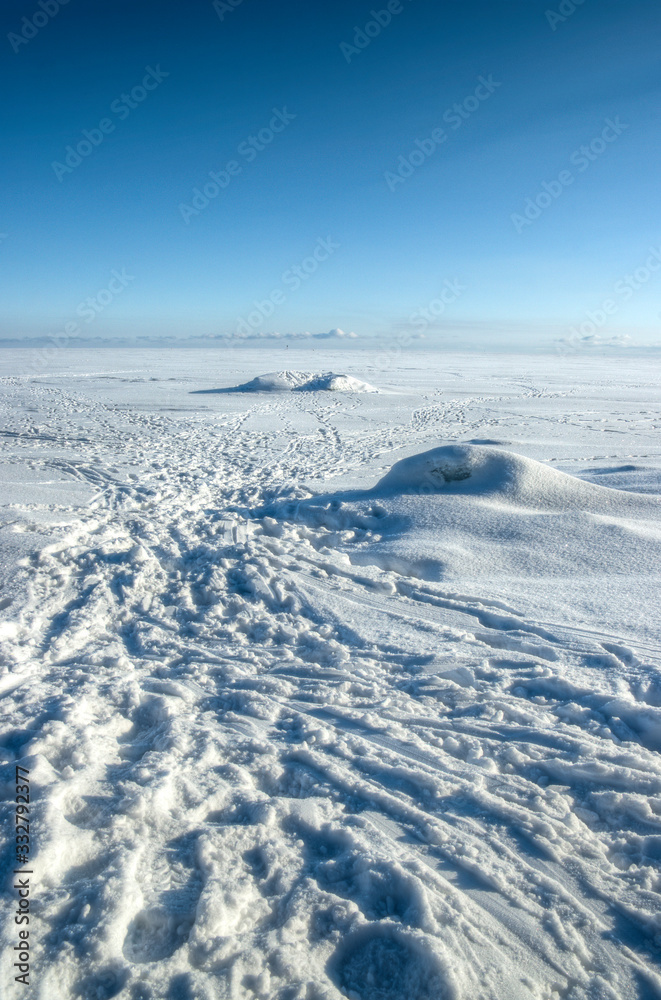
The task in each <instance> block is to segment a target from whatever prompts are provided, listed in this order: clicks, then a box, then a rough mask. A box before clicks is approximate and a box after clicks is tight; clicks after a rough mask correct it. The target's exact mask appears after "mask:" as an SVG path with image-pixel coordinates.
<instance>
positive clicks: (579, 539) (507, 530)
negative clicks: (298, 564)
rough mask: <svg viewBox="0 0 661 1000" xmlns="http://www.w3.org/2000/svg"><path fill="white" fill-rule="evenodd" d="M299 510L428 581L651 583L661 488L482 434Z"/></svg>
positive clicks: (384, 565) (659, 547) (370, 554)
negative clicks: (540, 457) (512, 447)
mask: <svg viewBox="0 0 661 1000" xmlns="http://www.w3.org/2000/svg"><path fill="white" fill-rule="evenodd" d="M375 501H378V502H375ZM281 511H282V512H283V513H284V514H285V516H291V505H289V507H287V506H286V505H285V506H284V507H283V508H281ZM295 516H296V518H297V519H302V520H304V521H305V522H306V523H307V524H309V525H311V526H314V527H316V528H320V529H322V530H326V531H329V532H333V535H332V543H333V545H334V546H336V547H337V548H339V549H340V550H341V551H343V552H345V553H346V555H347V556H348V557H349V559H350V561H351V562H352V563H353V564H355V565H372V566H378V567H380V568H381V569H383V570H386V571H388V570H389V571H394V572H397V573H400V574H403V575H407V576H414V577H418V578H423V579H427V580H441V579H455V580H459V579H463V580H471V581H472V583H473V585H476V584H477V581H482V582H483V581H484V579H485V578H488V579H490V580H491V581H492V585H493V586H495V585H496V583H495V581H496V580H497V579H501V580H503V579H504V578H507V579H509V580H510V581H511V580H515V579H519V580H520V579H524V578H526V579H528V580H532V579H533V578H534V579H536V580H537V581H540V580H548V579H550V578H553V579H555V580H556V585H557V581H558V580H559V579H560V578H564V579H565V580H579V579H580V580H583V579H585V578H586V577H594V576H601V577H602V578H603V579H604V586H608V587H612V586H613V578H614V577H618V576H619V577H627V578H630V577H631V576H632V575H634V576H636V577H637V578H638V581H639V582H640V584H641V585H643V586H648V583H645V580H646V579H647V581H649V579H650V578H651V577H652V576H654V575H656V573H657V572H658V566H659V565H661V503H660V501H659V499H658V498H656V497H653V496H650V495H645V494H637V493H632V492H630V491H627V492H625V491H621V490H616V489H611V488H609V487H605V486H599V485H597V484H594V483H590V482H585V481H584V480H581V479H578V478H576V477H575V476H571V475H568V474H566V473H564V472H560V471H558V470H557V469H553V468H551V467H550V466H547V465H545V464H543V463H542V462H537V461H535V460H533V459H530V458H526V457H523V456H521V455H516V454H514V453H512V452H508V451H504V450H502V449H499V448H490V447H484V446H478V445H469V444H461V445H447V446H442V447H439V448H433V449H431V450H430V451H427V452H423V453H421V454H418V455H412V456H410V457H409V458H404V459H402V460H400V461H398V462H395V463H394V464H393V466H392V467H391V469H390V471H389V472H388V473H387V474H386V475H385V476H383V478H382V479H381V480H379V482H378V483H377V484H376V486H374V487H373V488H371V489H368V490H364V491H352V492H346V493H336V494H334V495H332V496H316V497H314V498H312V499H310V500H309V501H303V502H301V503H299V504H298V505H297V507H296V515H295ZM524 592H525V593H526V596H527V597H529V596H530V590H529V587H528V585H526V587H525V590H524ZM563 593H564V592H563ZM564 598H565V599H566V598H567V594H566V593H564ZM572 600H573V598H572Z"/></svg>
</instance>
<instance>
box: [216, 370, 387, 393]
mask: <svg viewBox="0 0 661 1000" xmlns="http://www.w3.org/2000/svg"><path fill="white" fill-rule="evenodd" d="M206 391H211V392H378V391H379V390H378V389H375V387H374V386H373V385H370V384H369V383H368V382H361V380H360V379H357V378H354V377H353V376H352V375H341V374H337V373H336V372H298V371H283V372H268V373H267V374H265V375H258V376H257V377H256V378H253V379H251V380H250V381H249V382H243V383H242V384H241V385H236V386H231V387H230V388H228V389H212V390H206Z"/></svg>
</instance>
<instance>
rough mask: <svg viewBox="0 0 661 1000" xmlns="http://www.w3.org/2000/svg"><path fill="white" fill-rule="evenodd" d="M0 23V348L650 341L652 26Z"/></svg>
mask: <svg viewBox="0 0 661 1000" xmlns="http://www.w3.org/2000/svg"><path fill="white" fill-rule="evenodd" d="M373 12H376V17H375V15H374V13H373ZM563 12H564V13H563ZM0 19H1V21H2V29H3V30H2V37H1V38H0V42H1V43H2V54H1V56H0V74H1V80H0V82H1V84H2V93H3V94H4V95H5V100H4V101H3V107H2V111H1V112H0V113H1V115H2V126H3V127H2V135H3V140H4V141H3V155H2V158H1V160H0V180H1V186H2V191H3V193H4V196H5V197H4V198H3V207H2V211H1V214H0V234H2V235H1V237H0V268H1V269H0V280H1V282H2V303H3V304H2V309H1V312H0V336H2V337H14V336H24V337H30V336H41V335H44V334H52V333H57V332H58V331H60V330H62V329H64V327H65V324H66V323H70V324H71V323H73V324H75V325H76V326H77V327H78V328H79V329H80V330H82V331H83V332H84V334H85V335H89V336H123V337H126V336H133V335H136V336H137V335H148V336H158V335H161V334H163V335H169V336H171V335H177V336H189V335H195V336H199V335H214V334H221V333H232V332H233V331H235V330H237V329H240V328H241V322H242V321H243V324H247V328H248V329H249V330H251V331H255V332H258V333H263V332H265V331H268V330H278V331H280V332H282V333H285V334H286V333H294V332H298V331H302V330H311V331H313V332H318V331H324V330H328V329H329V328H332V327H341V328H343V329H345V330H354V331H356V332H357V333H358V334H359V335H361V336H370V335H382V336H392V335H393V334H394V333H398V332H401V331H410V332H414V331H422V332H424V333H425V334H426V336H427V338H428V340H429V342H430V343H432V342H433V343H441V344H442V343H443V342H444V338H446V339H447V338H450V339H452V340H453V343H454V344H456V340H457V336H459V337H465V338H466V339H469V338H470V337H471V336H472V335H473V334H479V335H480V337H482V338H484V337H486V338H487V339H488V338H489V337H491V338H493V339H494V341H495V340H497V339H498V338H502V337H504V336H510V335H511V334H512V332H514V334H516V335H517V336H521V337H523V338H524V339H527V340H529V341H530V342H531V343H532V342H535V341H539V340H543V339H545V338H548V337H549V335H550V333H552V334H553V335H556V334H560V335H562V334H563V332H564V333H566V334H569V331H570V330H571V329H572V328H574V330H577V329H579V327H580V324H583V325H584V329H583V333H586V332H590V329H591V326H594V328H595V329H596V330H598V332H599V333H600V335H603V336H605V337H609V336H612V335H615V334H618V333H621V332H623V331H624V332H628V333H630V334H631V336H632V337H633V338H634V339H636V340H639V341H656V340H658V339H659V336H658V325H659V316H660V313H661V297H660V295H661V276H659V275H657V273H656V266H657V263H658V264H659V266H660V267H661V260H659V261H658V262H657V260H656V258H655V257H654V256H653V249H654V248H657V247H658V248H659V252H660V254H661V231H660V228H659V225H658V219H659V200H660V198H659V182H658V177H659V165H658V156H659V154H658V138H657V134H658V121H659V114H660V110H659V109H660V102H659V96H660V89H661V84H660V81H659V75H658V41H659V30H658V29H659V22H660V14H659V9H658V4H657V3H653V2H635V0H634V2H629V3H627V2H624V0H621V2H614V0H583V3H581V4H575V3H574V2H572V0H557V2H556V0H542V2H537V0H492V2H488V3H487V2H477V0H456V2H445V3H439V2H433V0H401V2H397V0H392V2H391V5H390V8H389V7H388V4H387V3H379V4H375V5H371V4H370V3H358V2H353V0H352V2H349V0H337V2H335V3H332V4H330V3H329V4H311V3H309V2H299V0H292V2H284V3H280V4H274V3H272V2H271V0H232V4H230V3H229V2H227V3H225V2H224V0H216V3H215V4H214V3H213V2H212V0H189V2H188V3H186V4H185V5H184V4H164V3H163V2H162V0H161V2H159V3H155V2H152V0H145V2H141V3H140V4H136V3H135V2H132V3H124V2H117V0H115V2H113V3H100V2H95V3H86V4H85V3H83V2H82V0H69V2H68V3H66V4H64V5H61V6H60V7H59V9H58V3H57V0H42V4H41V5H40V3H39V2H38V0H34V2H33V0H24V2H17V0H5V3H4V4H3V10H2V14H1V15H0ZM357 29H358V31H357ZM86 133H87V135H86ZM80 143H82V144H83V145H82V146H80V147H79V144H80ZM581 147H585V148H584V150H583V151H582V152H581ZM68 150H69V158H68V160H67V151H68ZM211 173H213V174H215V175H216V179H215V180H213V179H212V178H211V177H210V174H211ZM559 178H560V179H559ZM221 184H222V185H224V186H223V187H221V186H220V185H221ZM205 185H206V186H207V187H206V193H205ZM195 189H197V190H198V191H199V192H201V193H200V194H198V195H197V199H196V200H194V199H195V197H196V196H195ZM207 195H208V196H209V197H208V199H207ZM207 200H208V203H207ZM526 213H527V214H526ZM320 241H322V242H320ZM320 247H321V249H320ZM113 272H114V273H115V275H120V276H123V280H121V279H118V278H117V277H116V276H113ZM636 274H637V277H636ZM297 276H298V277H297ZM450 289H453V291H451V290H450ZM90 299H91V300H92V301H91V303H90V301H89V300H90ZM86 302H87V306H85V303H86ZM255 303H257V305H255ZM606 303H609V305H608V306H607V307H606V308H604V306H605V304H606ZM90 309H91V313H90ZM91 315H92V316H93V317H94V319H93V321H91V320H90V318H89V317H90V316H91ZM425 316H426V317H428V318H427V319H425V318H424V317H425ZM421 317H422V318H421ZM244 329H245V326H244Z"/></svg>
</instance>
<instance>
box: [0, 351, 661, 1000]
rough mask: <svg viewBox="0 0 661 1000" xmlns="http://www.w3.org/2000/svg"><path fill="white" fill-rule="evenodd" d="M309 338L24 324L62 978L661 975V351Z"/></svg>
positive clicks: (564, 994)
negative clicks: (66, 340)
mask: <svg viewBox="0 0 661 1000" xmlns="http://www.w3.org/2000/svg"><path fill="white" fill-rule="evenodd" d="M336 350H337V349H336ZM282 353H283V351H282V348H281V349H280V350H279V351H275V350H273V351H271V350H268V351H267V350H266V349H265V350H264V352H255V351H254V350H253V351H247V350H246V351H245V352H244V353H240V352H239V353H237V352H233V353H232V356H231V358H230V359H229V360H228V356H227V355H226V354H222V352H220V351H216V352H214V351H201V350H200V351H194V350H191V351H185V350H173V351H170V352H156V351H154V352H151V351H140V350H138V349H135V350H126V351H121V352H120V351H113V352H108V353H105V354H104V353H102V352H99V351H96V352H89V353H86V352H84V351H82V350H81V351H76V352H67V351H60V352H58V353H56V355H55V357H54V359H51V360H50V361H49V362H48V363H46V362H39V361H38V360H35V357H34V356H33V355H32V354H31V353H30V352H27V351H26V352H20V351H15V350H14V351H12V352H7V353H6V354H2V353H0V375H1V376H2V385H3V392H2V397H1V399H0V412H1V415H2V434H1V435H0V448H1V450H0V476H1V477H2V482H3V484H4V485H3V493H2V496H3V505H2V507H0V560H1V563H2V570H3V578H4V579H5V581H8V582H7V583H6V585H5V587H4V589H3V593H2V598H1V604H0V606H1V607H2V621H1V623H0V695H1V697H2V705H3V708H4V722H3V726H2V731H1V733H0V759H1V760H2V769H1V770H0V775H1V777H2V782H3V784H2V810H3V821H2V824H1V825H0V830H1V831H2V835H3V837H5V841H4V844H3V853H2V859H3V880H4V881H3V886H4V888H5V895H6V896H7V898H12V897H11V893H12V889H11V884H12V878H13V876H12V874H11V869H12V867H13V866H12V858H13V854H12V852H13V827H12V817H13V799H14V784H13V773H14V771H13V769H14V765H15V763H17V762H18V763H21V764H22V765H23V766H25V767H28V768H30V779H31V788H32V793H31V794H32V803H31V809H32V813H31V838H32V843H33V847H34V853H33V856H32V866H33V868H34V872H35V875H34V876H33V881H34V886H35V905H34V910H33V917H32V923H31V932H32V934H31V941H32V943H33V952H32V961H31V965H32V979H33V983H34V984H35V985H34V986H32V987H30V991H31V995H32V996H35V997H38V998H39V1000H70V998H76V1000H77V998H80V1000H92V998H94V1000H107V998H112V997H118V998H122V1000H225V998H241V1000H243V998H259V1000H271V998H273V1000H342V998H348V1000H559V998H562V1000H651V998H655V997H660V996H661V963H660V949H661V908H660V907H659V893H660V891H661V758H660V757H659V751H661V674H660V665H661V639H660V637H659V625H658V622H659V600H658V593H659V582H660V581H659V575H660V573H659V567H660V566H661V558H660V556H661V516H660V514H661V511H660V499H659V494H660V492H661V475H660V471H659V470H660V468H661V450H660V447H659V426H660V421H659V384H660V383H659V379H658V371H656V370H655V365H654V363H653V362H650V363H648V362H646V363H645V365H644V366H642V365H639V364H637V363H636V362H635V359H634V360H622V359H619V360H618V361H617V363H616V364H615V363H614V362H608V361H606V360H599V359H596V358H593V357H590V358H582V357H564V358H560V357H558V358H550V357H549V358H530V357H528V358H526V357H517V356H506V355H501V356H491V357H487V356H485V357H484V358H479V357H477V356H475V355H473V356H461V355H441V354H437V355H434V354H431V353H430V354H428V355H424V356H422V355H420V354H416V355H415V357H414V356H411V355H409V356H406V357H402V358H401V359H400V360H399V361H398V365H397V368H394V367H393V368H391V369H390V370H388V371H381V372H378V371H376V370H375V359H374V358H373V357H371V356H370V354H369V353H362V352H359V351H355V350H354V351H352V352H351V358H350V359H349V358H348V357H347V358H344V359H343V367H344V368H345V370H347V371H348V372H349V373H350V374H349V375H346V376H323V377H322V376H312V375H309V374H304V375H300V376H296V377H294V374H293V373H289V375H288V374H287V373H281V374H280V375H278V376H270V377H268V378H267V383H266V385H267V386H270V387H271V391H268V392H266V393H263V392H262V391H261V390H260V391H257V392H250V393H246V392H244V391H241V392H229V393H228V392H218V391H216V392H214V391H212V390H213V387H214V383H215V384H217V383H218V381H219V379H218V370H219V364H220V363H219V358H220V359H221V360H222V363H223V372H222V374H223V378H222V381H224V382H230V381H233V382H234V384H236V385H238V384H239V383H242V385H243V388H244V389H245V387H246V386H251V385H252V386H253V387H254V386H255V383H257V385H258V386H259V385H261V384H262V382H261V380H262V379H264V376H258V372H259V371H263V370H264V367H265V364H264V355H267V356H268V359H267V364H271V365H272V367H274V368H277V367H278V366H279V365H281V364H282ZM289 353H291V352H289ZM335 359H336V360H335V361H331V360H330V357H329V358H326V359H324V360H323V363H324V365H325V364H337V354H335ZM290 376H291V377H290ZM299 377H300V381H298V379H299ZM338 377H339V378H341V379H347V380H348V384H349V385H350V386H354V381H353V380H357V381H358V383H359V384H363V379H365V378H367V379H369V380H370V382H371V381H374V382H375V383H377V384H378V385H379V386H383V388H384V390H386V391H384V392H380V393H373V392H372V393H367V392H362V393H361V392H354V391H349V392H337V393H332V392H317V391H312V392H297V391H295V392H282V391H278V392H273V391H272V390H273V388H274V387H276V388H277V387H278V386H277V382H278V379H281V380H282V381H284V383H286V388H289V389H291V388H297V387H299V388H300V387H302V386H305V385H307V386H308V387H309V386H310V381H311V380H312V381H313V383H314V380H318V379H320V378H322V380H326V385H325V387H326V388H328V387H329V384H331V383H332V382H333V380H334V379H336V378H338ZM318 387H319V386H318V385H316V386H315V388H318ZM345 387H346V385H345ZM280 388H281V386H280ZM198 393H204V394H198ZM2 920H3V922H4V923H3V929H2V944H3V949H4V950H3V958H2V963H3V964H2V969H3V972H2V976H3V983H2V985H3V993H2V995H3V997H7V1000H17V998H18V997H24V996H27V992H28V991H26V989H25V987H23V986H22V985H21V984H18V983H15V982H14V981H13V979H12V977H11V976H9V975H8V974H7V970H8V969H9V968H10V965H11V962H12V961H13V959H12V958H11V955H12V948H13V946H14V944H15V943H16V941H15V931H16V927H15V925H14V923H13V907H11V906H8V905H5V907H4V908H3V912H2Z"/></svg>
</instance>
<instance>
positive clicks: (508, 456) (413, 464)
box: [376, 444, 652, 510]
mask: <svg viewBox="0 0 661 1000" xmlns="http://www.w3.org/2000/svg"><path fill="white" fill-rule="evenodd" d="M376 489H377V491H386V492H401V493H407V492H415V493H432V492H438V491H439V490H443V491H449V492H453V493H466V494H472V495H482V496H485V497H487V496H497V495H498V494H501V495H502V497H503V498H506V499H507V500H508V501H509V502H511V503H518V504H521V505H525V506H528V507H531V508H538V509H541V508H547V509H550V508H554V507H555V508H557V509H563V510H566V509H568V508H572V507H574V508H575V507H580V508H582V509H594V508H595V506H596V507H599V506H600V505H606V506H612V503H613V502H614V497H615V498H617V497H618V493H619V491H617V490H613V489H609V488H607V487H603V486H598V485H596V484H594V483H589V482H585V481H584V480H582V479H577V478H576V477H575V476H570V475H567V473H565V472H560V471H559V470H558V469H553V468H551V467H550V466H548V465H545V464H544V463H542V462H538V461H535V460H534V459H532V458H525V457H524V456H522V455H516V454H513V453H512V452H509V451H504V450H503V449H500V448H491V447H484V446H480V445H472V444H461V445H445V446H441V447H439V448H432V449H431V451H426V452H423V453H421V454H417V455H412V456H411V457H409V458H404V459H401V460H400V461H399V462H396V463H395V464H394V465H393V466H392V468H391V469H390V471H389V472H388V473H387V474H386V475H385V476H384V477H383V478H382V479H381V480H380V481H379V483H378V485H377V487H376ZM634 497H635V494H631V493H624V494H620V503H624V504H625V506H631V505H634V506H635V505H636V501H635V499H634ZM616 502H617V501H616ZM651 502H652V501H650V499H649V498H645V499H644V500H643V503H644V504H646V505H649V504H650V503H651Z"/></svg>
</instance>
